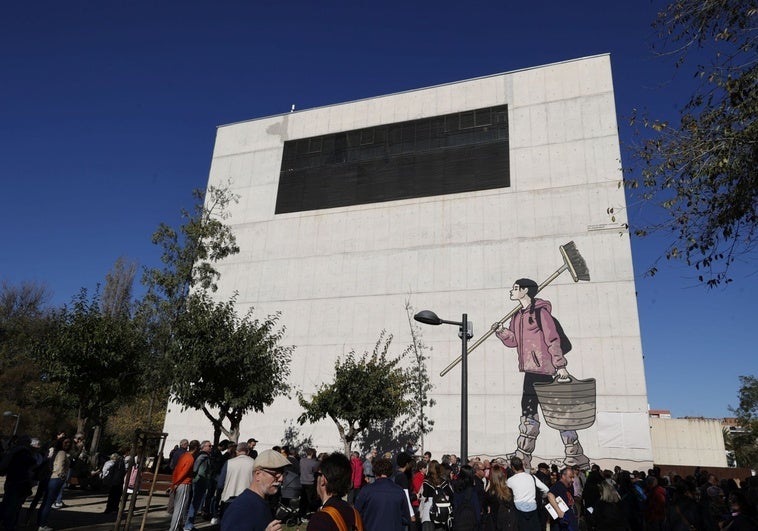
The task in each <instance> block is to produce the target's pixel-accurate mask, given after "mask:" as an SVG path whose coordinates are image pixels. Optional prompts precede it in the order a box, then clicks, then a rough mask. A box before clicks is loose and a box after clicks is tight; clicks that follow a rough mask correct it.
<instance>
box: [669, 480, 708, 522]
mask: <svg viewBox="0 0 758 531" xmlns="http://www.w3.org/2000/svg"><path fill="white" fill-rule="evenodd" d="M690 479H691V481H687V480H681V481H679V482H678V483H677V484H676V485H674V494H673V497H672V500H671V503H670V504H669V506H668V511H667V515H668V516H667V520H668V528H669V531H692V530H694V529H697V530H698V531H701V530H703V529H705V521H704V519H703V514H702V512H701V510H700V506H699V505H698V502H697V497H698V493H697V485H695V478H690Z"/></svg>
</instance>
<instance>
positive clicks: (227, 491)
mask: <svg viewBox="0 0 758 531" xmlns="http://www.w3.org/2000/svg"><path fill="white" fill-rule="evenodd" d="M248 450H249V447H248V445H247V443H244V442H241V443H239V444H238V445H237V449H236V454H237V455H236V456H235V457H233V458H232V459H229V460H228V461H227V462H226V463H225V464H224V467H223V468H222V469H221V474H220V476H219V486H221V487H222V488H223V490H222V491H221V503H222V504H226V503H228V502H229V501H230V500H231V499H232V498H236V497H237V496H239V495H240V494H242V493H243V492H244V490H245V489H246V488H247V487H248V486H250V483H252V481H253V469H254V468H255V460H254V459H253V458H252V457H250V455H249V451H248Z"/></svg>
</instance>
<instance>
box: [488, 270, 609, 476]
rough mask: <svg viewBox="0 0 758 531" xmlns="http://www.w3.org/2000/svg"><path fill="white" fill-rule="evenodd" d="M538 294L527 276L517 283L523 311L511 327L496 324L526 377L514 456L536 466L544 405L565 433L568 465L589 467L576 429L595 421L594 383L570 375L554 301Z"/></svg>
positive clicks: (515, 292)
mask: <svg viewBox="0 0 758 531" xmlns="http://www.w3.org/2000/svg"><path fill="white" fill-rule="evenodd" d="M538 291H539V287H538V285H537V283H536V282H535V281H534V280H531V279H528V278H522V279H519V280H517V281H516V282H514V284H513V288H512V289H511V291H510V299H511V300H513V301H517V302H518V303H520V305H521V308H520V309H519V310H518V311H517V312H516V313H515V314H514V315H513V317H512V318H511V321H510V324H509V326H508V327H507V328H506V327H504V323H502V322H497V323H495V324H493V325H492V330H494V331H495V335H496V336H497V337H498V338H499V339H500V341H502V342H503V344H504V345H505V346H506V347H511V348H515V349H516V352H517V353H518V368H519V371H520V372H523V373H524V385H523V392H522V395H521V418H520V422H519V436H518V439H517V440H516V451H515V452H514V453H513V454H511V455H516V456H518V457H520V458H521V459H522V460H523V462H524V467H525V468H526V469H530V468H531V458H532V453H533V452H534V448H535V445H536V443H537V436H538V435H539V433H540V422H539V413H538V409H537V406H541V407H542V411H543V414H544V415H545V417H546V422H547V423H548V425H549V426H552V427H555V428H557V429H558V430H559V432H560V436H561V440H562V441H563V445H564V447H565V459H564V460H563V463H564V465H565V466H571V467H573V466H579V467H580V468H587V467H588V466H589V458H588V457H587V456H585V455H584V450H583V449H582V445H581V444H580V443H579V436H578V434H577V431H576V430H577V429H583V428H586V427H589V426H590V425H592V424H593V423H594V420H595V418H594V417H595V381H594V380H575V379H574V378H573V377H572V376H571V375H570V374H569V372H568V370H567V369H566V363H567V362H566V357H565V354H566V352H567V351H568V350H569V349H570V348H571V343H570V342H569V341H568V340H567V338H566V337H565V335H564V334H563V331H562V329H560V324H557V321H555V319H554V318H553V316H552V314H551V310H552V305H551V304H550V302H549V301H546V300H543V299H538V298H536V295H537V292H538ZM562 343H563V347H562ZM564 350H565V351H566V352H564ZM555 389H559V390H560V391H558V392H555V391H554V390H555ZM577 394H578V395H579V396H577ZM556 396H557V399H556ZM541 397H542V398H541ZM548 402H550V404H548ZM555 406H558V407H555ZM562 406H565V407H562ZM548 411H550V412H551V418H549V419H548Z"/></svg>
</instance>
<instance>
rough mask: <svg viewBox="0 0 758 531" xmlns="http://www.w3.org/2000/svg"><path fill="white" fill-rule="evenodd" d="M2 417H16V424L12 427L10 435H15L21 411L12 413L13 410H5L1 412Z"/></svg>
mask: <svg viewBox="0 0 758 531" xmlns="http://www.w3.org/2000/svg"><path fill="white" fill-rule="evenodd" d="M3 416H4V417H16V425H15V426H14V427H13V435H12V437H15V436H16V432H17V431H18V421H19V420H21V413H14V412H13V411H6V412H5V413H3Z"/></svg>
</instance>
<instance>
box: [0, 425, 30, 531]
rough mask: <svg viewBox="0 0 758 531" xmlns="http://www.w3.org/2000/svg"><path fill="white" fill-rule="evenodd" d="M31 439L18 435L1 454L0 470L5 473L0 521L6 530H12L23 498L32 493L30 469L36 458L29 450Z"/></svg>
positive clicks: (16, 522) (0, 505)
mask: <svg viewBox="0 0 758 531" xmlns="http://www.w3.org/2000/svg"><path fill="white" fill-rule="evenodd" d="M31 443H32V439H31V437H29V436H28V435H20V436H19V437H18V438H17V439H16V443H15V445H14V446H13V448H11V449H10V450H8V451H7V452H5V454H4V455H3V458H2V461H0V471H1V472H2V473H3V474H5V486H4V488H3V499H2V502H0V515H2V518H0V521H2V524H3V527H4V529H6V531H14V530H15V529H16V525H17V524H18V515H19V513H20V512H21V506H22V505H23V504H24V500H25V499H26V498H27V496H29V495H30V494H31V493H32V470H33V469H34V467H35V466H36V465H37V460H36V459H35V458H34V454H33V453H32V450H31Z"/></svg>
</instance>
